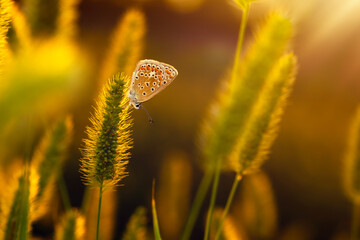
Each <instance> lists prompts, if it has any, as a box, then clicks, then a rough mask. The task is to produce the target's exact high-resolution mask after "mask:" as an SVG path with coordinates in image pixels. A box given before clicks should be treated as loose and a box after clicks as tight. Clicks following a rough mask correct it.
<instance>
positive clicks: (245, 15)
mask: <svg viewBox="0 0 360 240" xmlns="http://www.w3.org/2000/svg"><path fill="white" fill-rule="evenodd" d="M249 10H250V4H247V5H246V6H245V8H244V12H243V14H242V17H241V25H240V31H239V40H238V43H237V47H236V55H235V61H234V67H233V72H232V78H233V79H235V77H236V74H237V73H238V71H239V61H240V57H241V49H242V45H243V42H244V35H245V29H246V24H247V20H248V17H249ZM220 172H221V158H219V159H217V164H216V169H215V177H214V182H213V188H212V193H211V199H210V206H209V210H208V215H207V219H206V228H205V235H204V240H207V239H209V236H210V226H211V220H212V214H213V211H214V207H215V201H216V193H217V189H218V185H219V179H220Z"/></svg>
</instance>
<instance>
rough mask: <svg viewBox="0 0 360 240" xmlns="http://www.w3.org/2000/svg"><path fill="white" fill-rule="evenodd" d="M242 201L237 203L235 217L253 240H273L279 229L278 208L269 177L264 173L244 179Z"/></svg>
mask: <svg viewBox="0 0 360 240" xmlns="http://www.w3.org/2000/svg"><path fill="white" fill-rule="evenodd" d="M239 197H240V199H239V200H238V201H235V205H234V206H233V208H232V209H233V210H232V211H233V216H234V217H235V218H236V219H238V220H239V221H240V222H241V224H242V226H244V228H245V229H246V232H247V233H248V234H249V237H251V239H273V237H274V234H275V233H276V229H277V218H278V217H277V206H276V200H275V196H274V192H273V188H272V186H271V182H270V180H269V178H268V177H267V175H266V174H265V173H263V172H258V173H255V174H251V175H249V176H247V177H246V178H244V182H243V187H242V191H241V194H240V195H239Z"/></svg>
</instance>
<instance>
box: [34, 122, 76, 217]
mask: <svg viewBox="0 0 360 240" xmlns="http://www.w3.org/2000/svg"><path fill="white" fill-rule="evenodd" d="M72 133H73V123H72V119H71V117H70V116H68V117H66V118H63V119H61V120H59V121H58V122H57V123H56V124H54V126H53V127H52V128H51V129H48V130H47V132H46V134H45V136H44V137H43V139H42V141H41V143H40V146H39V147H38V149H36V151H35V154H34V157H33V159H32V166H33V168H34V169H35V170H36V171H37V174H38V175H39V190H38V192H37V196H36V200H37V201H38V202H39V204H38V206H39V207H38V208H36V209H35V214H34V217H35V218H39V217H42V216H43V215H44V214H45V213H47V212H48V210H50V209H49V207H50V201H51V200H52V197H53V196H54V187H55V182H56V180H57V178H58V176H59V174H60V173H61V170H62V167H63V165H64V161H65V159H66V155H67V152H68V148H69V146H70V142H71V139H72Z"/></svg>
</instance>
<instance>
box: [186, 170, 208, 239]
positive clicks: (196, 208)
mask: <svg viewBox="0 0 360 240" xmlns="http://www.w3.org/2000/svg"><path fill="white" fill-rule="evenodd" d="M212 178H213V172H212V171H210V170H209V171H206V172H205V174H204V176H203V177H202V179H201V182H200V186H199V188H198V190H197V192H196V196H195V199H194V202H193V204H192V206H191V210H190V215H189V217H188V219H187V221H186V225H185V228H184V231H183V233H182V236H181V240H188V239H190V236H191V232H192V230H193V228H194V226H195V223H196V220H197V218H198V216H199V212H200V209H201V206H202V204H203V202H204V199H205V196H206V193H207V192H208V190H209V187H210V184H211V180H212Z"/></svg>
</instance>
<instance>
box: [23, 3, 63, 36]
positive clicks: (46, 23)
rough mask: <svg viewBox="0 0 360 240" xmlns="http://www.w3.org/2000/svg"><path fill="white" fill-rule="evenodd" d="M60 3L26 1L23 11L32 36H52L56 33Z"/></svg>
mask: <svg viewBox="0 0 360 240" xmlns="http://www.w3.org/2000/svg"><path fill="white" fill-rule="evenodd" d="M59 2H60V0H58V1H48V0H26V1H24V4H23V11H24V13H25V16H26V20H27V22H28V23H29V26H30V29H31V33H32V36H35V37H43V36H51V35H53V34H54V33H55V32H56V26H57V19H58V17H59V14H60V8H59Z"/></svg>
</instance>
